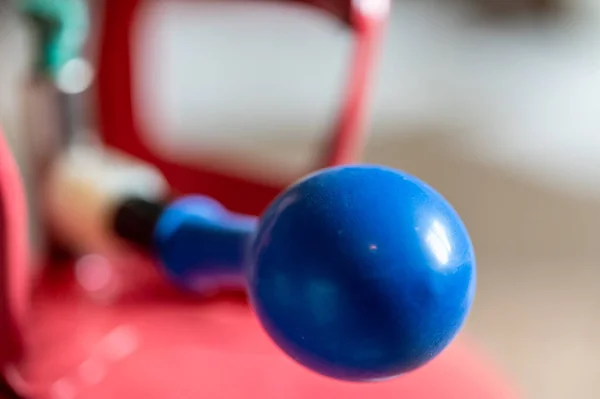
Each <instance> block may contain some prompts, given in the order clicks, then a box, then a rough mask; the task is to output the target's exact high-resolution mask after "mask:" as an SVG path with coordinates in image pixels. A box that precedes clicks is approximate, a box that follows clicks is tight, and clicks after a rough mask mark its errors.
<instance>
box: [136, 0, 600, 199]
mask: <svg viewBox="0 0 600 399" xmlns="http://www.w3.org/2000/svg"><path fill="white" fill-rule="evenodd" d="M164 4H165V3H163V4H162V5H160V6H156V5H151V6H149V7H148V8H147V9H146V10H145V12H144V13H143V17H140V22H139V25H138V27H139V29H138V30H137V35H138V36H137V37H138V40H139V43H140V44H141V45H140V46H139V48H138V52H137V56H136V59H137V60H138V62H137V70H138V71H139V72H140V73H139V75H138V76H139V77H140V80H139V83H138V90H137V93H138V96H139V98H140V99H141V101H139V103H138V104H140V110H144V111H145V114H147V115H148V116H149V117H148V118H145V120H146V122H148V126H149V128H150V130H151V131H153V132H155V133H156V135H155V139H156V141H157V143H159V144H160V146H157V148H158V147H161V148H162V149H163V150H164V149H169V148H171V149H174V150H175V151H176V152H177V153H178V154H180V155H181V154H182V153H185V152H189V153H196V152H197V151H198V150H199V149H201V148H206V146H207V143H209V144H211V145H215V146H218V145H220V144H221V143H223V142H227V143H231V142H232V141H233V142H234V143H235V144H236V145H237V146H239V147H246V148H248V147H251V146H252V145H253V143H256V142H257V141H260V138H261V137H262V138H263V139H268V138H271V137H280V138H285V137H290V136H294V137H295V139H298V138H305V139H314V138H315V137H318V135H320V134H323V132H325V131H327V129H328V127H329V126H330V123H331V120H330V118H331V115H332V112H333V111H335V110H336V104H337V100H338V98H339V94H340V92H341V89H342V82H343V81H344V77H345V76H344V72H345V67H346V64H345V60H346V59H347V58H348V57H349V54H350V48H351V47H350V44H351V37H350V35H349V34H348V33H347V32H345V31H344V29H342V28H341V27H339V26H337V25H335V24H332V23H331V21H330V20H327V19H326V18H315V15H313V14H312V13H304V14H297V13H295V12H289V11H288V12H282V10H279V9H277V8H272V7H271V8H269V9H267V10H266V11H265V10H258V11H257V10H256V9H252V10H254V11H251V10H245V9H240V8H227V6H223V5H222V4H217V5H216V6H207V5H200V4H198V3H193V2H171V3H169V4H168V6H165V5H164ZM570 4H571V6H572V8H573V13H572V14H571V15H569V16H568V17H567V18H565V19H564V20H562V21H559V22H558V23H555V24H546V25H544V24H537V25H536V24H534V23H528V22H526V21H521V22H515V23H513V24H512V25H503V24H497V25H496V26H495V27H491V26H485V25H484V24H482V23H481V22H480V23H476V22H474V21H473V20H471V19H469V18H467V14H466V13H462V12H460V11H459V10H457V9H456V8H450V6H448V4H446V6H444V7H443V6H440V5H438V6H432V5H431V3H429V2H417V1H401V2H400V1H397V2H395V3H394V10H393V16H392V20H391V23H390V26H389V28H388V31H387V36H386V40H385V45H384V49H383V59H382V64H381V67H380V73H379V76H378V85H377V87H376V89H375V98H374V109H373V113H372V124H371V127H370V132H371V134H372V135H373V136H374V139H375V140H376V139H377V137H378V136H381V135H396V136H410V135H414V134H419V133H420V132H423V131H427V132H431V130H432V129H433V130H436V131H439V132H440V134H447V135H452V139H453V140H455V141H456V143H457V147H459V146H460V147H461V149H462V151H464V153H465V154H464V156H466V157H470V158H474V159H477V160H478V161H482V162H486V163H491V164H493V165H495V166H497V167H501V168H503V169H506V170H507V171H509V172H511V173H517V174H519V175H521V176H526V177H529V178H532V179H535V180H536V181H538V182H542V183H544V184H550V185H553V186H555V187H557V188H559V189H568V190H578V191H580V192H581V193H582V194H583V193H586V194H591V195H594V196H596V195H600V185H597V184H595V182H596V181H597V179H598V178H599V177H600V156H599V155H600V2H594V1H591V0H590V1H588V0H585V1H584V0H577V1H572V2H570ZM284 11H285V10H284ZM216 15H217V16H219V17H218V18H216V17H215V16H216ZM249 15H250V16H252V18H248V16H249ZM140 37H142V38H144V39H139V38H140ZM148 37H151V38H152V39H151V40H147V39H148ZM165 132H169V134H168V135H166V134H165ZM232 137H235V140H232ZM297 151H298V150H296V152H297ZM265 156H266V157H269V156H271V157H274V159H275V160H278V162H281V161H282V158H283V160H285V159H286V157H287V158H289V154H287V153H280V154H271V155H269V154H266V155H265ZM277 157H279V159H278V158H277Z"/></svg>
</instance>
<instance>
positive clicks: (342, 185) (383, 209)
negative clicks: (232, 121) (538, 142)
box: [247, 165, 475, 381]
mask: <svg viewBox="0 0 600 399" xmlns="http://www.w3.org/2000/svg"><path fill="white" fill-rule="evenodd" d="M247 280H248V281H247V284H248V292H249V295H250V298H251V301H252V303H253V305H254V308H255V311H256V313H257V315H258V317H259V319H260V321H261V322H262V324H263V326H264V328H265V329H266V331H267V333H268V334H269V335H270V336H271V337H272V338H273V339H274V341H275V342H276V343H277V344H278V345H279V346H280V347H281V348H282V349H283V350H284V351H285V352H286V353H287V354H289V355H290V356H291V357H292V358H294V359H295V360H297V361H298V362H299V363H301V364H303V365H305V366H306V367H308V368H310V369H312V370H314V371H316V372H318V373H321V374H324V375H327V376H330V377H334V378H338V379H344V380H353V381H371V380H379V379H386V378H390V377H394V376H397V375H399V374H402V373H405V372H408V371H411V370H413V369H415V368H417V367H419V366H421V365H423V364H425V363H426V362H427V361H429V360H431V359H432V358H433V357H435V356H436V355H437V354H439V353H440V352H441V351H442V350H443V349H444V348H445V347H446V346H447V345H448V344H449V343H450V342H451V340H452V339H453V338H454V337H455V335H456V334H457V332H458V331H459V329H460V327H461V326H462V324H463V322H464V321H465V318H466V316H467V313H468V311H469V309H470V307H471V303H472V301H473V296H474V292H475V256H474V253H473V247H472V244H471V241H470V238H469V235H468V233H467V230H466V229H465V226H464V225H463V223H462V221H461V220H460V218H459V216H458V215H457V213H456V212H455V211H454V209H453V208H452V207H451V206H450V204H449V203H448V202H447V201H446V200H445V199H444V198H443V197H442V196H441V195H440V194H438V193H437V192H436V191H435V190H433V189H432V188H431V187H429V186H428V185H426V184H425V183H423V182H422V181H420V180H418V179H416V178H415V177H413V176H410V175H408V174H405V173H401V172H398V171H396V170H393V169H389V168H385V167H379V166H369V165H361V166H349V167H336V168H331V169H326V170H323V171H320V172H317V173H316V174H313V175H311V176H309V177H307V178H305V179H303V180H302V181H300V182H298V183H297V184H295V185H294V186H292V187H291V188H290V189H288V190H287V191H285V192H284V193H283V194H282V195H280V196H279V197H278V198H277V199H276V200H275V202H274V203H273V204H272V205H271V206H270V207H269V208H268V210H267V211H266V213H265V214H264V216H263V218H262V220H261V222H260V225H259V230H258V233H257V235H256V238H255V240H254V243H253V246H252V248H251V251H250V253H249V256H248V263H247Z"/></svg>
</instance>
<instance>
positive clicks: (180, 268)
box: [154, 196, 258, 293]
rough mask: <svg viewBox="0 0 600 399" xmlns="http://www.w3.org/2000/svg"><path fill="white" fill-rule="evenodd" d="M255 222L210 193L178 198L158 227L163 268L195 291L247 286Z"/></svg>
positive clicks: (156, 233) (157, 244) (156, 241)
mask: <svg viewBox="0 0 600 399" xmlns="http://www.w3.org/2000/svg"><path fill="white" fill-rule="evenodd" d="M257 223H258V219H257V218H255V217H249V216H243V215H237V214H233V213H230V212H229V211H227V210H226V209H225V208H223V206H221V204H219V203H218V202H217V201H215V200H213V199H211V198H209V197H204V196H190V197H185V198H183V199H181V200H179V201H176V202H174V203H173V204H171V205H169V206H168V207H167V208H166V209H165V211H164V212H163V214H162V215H161V217H160V219H159V220H158V223H157V225H156V227H155V230H154V246H155V251H156V254H157V257H158V260H159V261H160V267H161V268H162V270H163V272H164V273H165V274H166V275H167V277H169V278H170V279H171V280H172V281H174V282H175V283H176V284H177V285H178V286H180V287H182V288H184V289H188V290H190V291H194V292H197V293H204V292H207V291H213V290H215V289H219V288H222V287H223V286H239V287H244V285H245V280H244V277H245V276H244V270H243V268H244V265H245V256H246V249H247V246H248V239H249V237H250V236H251V235H252V234H253V232H254V231H255V229H256V225H257Z"/></svg>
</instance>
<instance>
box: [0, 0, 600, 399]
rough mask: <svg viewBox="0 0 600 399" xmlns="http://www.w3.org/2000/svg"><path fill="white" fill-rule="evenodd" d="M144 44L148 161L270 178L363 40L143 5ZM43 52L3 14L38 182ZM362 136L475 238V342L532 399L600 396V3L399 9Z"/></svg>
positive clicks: (334, 91) (323, 27) (321, 125)
mask: <svg viewBox="0 0 600 399" xmlns="http://www.w3.org/2000/svg"><path fill="white" fill-rule="evenodd" d="M523 3H527V4H526V5H523ZM0 4H2V2H0ZM274 16H276V18H275V17H274ZM132 34H133V35H134V37H135V41H136V43H137V45H136V50H135V52H134V54H133V55H132V57H133V60H134V68H135V72H134V73H135V75H136V81H135V82H134V86H135V96H136V102H135V107H136V108H137V111H138V112H139V113H140V115H143V117H142V119H141V121H140V123H143V124H144V125H145V127H146V129H147V131H148V132H149V134H148V135H147V137H146V140H147V142H148V143H150V144H151V146H152V148H153V149H154V150H155V151H157V152H160V153H161V154H162V155H163V156H164V157H177V158H178V159H190V160H191V159H193V158H194V157H195V156H197V155H196V154H197V153H198V152H199V151H201V150H203V151H205V150H206V149H214V150H215V151H217V150H218V151H222V150H223V149H229V150H230V151H232V153H233V154H235V156H236V157H242V158H243V159H245V160H247V161H248V162H249V165H250V166H248V167H249V168H251V169H252V170H253V171H254V172H256V173H263V174H269V173H274V172H273V171H274V170H276V171H277V173H281V171H282V170H285V171H288V170H289V171H293V170H301V169H302V168H304V167H305V166H306V165H307V163H308V161H309V160H310V156H311V154H313V153H314V152H315V151H317V149H318V148H319V144H320V141H321V140H322V138H323V136H324V134H325V132H327V131H328V129H329V125H330V123H331V115H332V113H333V112H334V111H335V110H336V109H337V108H336V107H337V106H338V102H339V98H340V93H341V90H342V88H343V82H344V81H345V78H346V75H345V73H346V67H347V65H346V63H347V60H348V59H349V57H350V50H351V47H350V45H351V39H352V37H351V34H350V33H349V32H347V30H345V29H342V28H341V27H339V26H337V25H336V24H335V23H332V22H331V20H330V19H328V18H326V17H323V16H322V15H320V14H317V13H314V12H310V11H304V10H300V11H298V10H297V9H295V8H294V9H280V8H278V6H271V5H269V6H265V7H262V6H259V7H257V6H256V5H252V6H251V7H249V6H248V5H241V4H236V5H235V7H234V6H232V5H230V4H227V3H223V2H219V3H216V4H206V3H199V2H190V1H169V2H154V1H151V2H148V5H147V6H145V7H144V9H143V11H142V12H140V15H139V17H138V20H137V25H136V28H135V29H134V31H133V33H132ZM31 42H32V39H31V37H30V34H29V32H28V30H27V29H26V26H25V25H24V23H23V21H22V20H21V19H19V18H17V17H16V16H15V15H14V14H13V13H11V12H10V11H9V10H8V9H7V8H6V7H2V6H0V123H1V124H2V125H3V126H4V130H5V133H6V134H7V135H8V136H9V139H10V142H11V143H12V145H13V148H14V150H15V153H16V154H17V157H18V159H19V160H20V161H21V164H22V166H23V170H24V173H25V174H26V175H27V173H28V172H27V164H28V162H27V159H28V148H27V145H26V141H25V140H22V137H23V119H24V116H23V110H22V106H21V105H22V101H21V98H22V89H23V81H24V79H25V77H26V71H27V66H28V64H29V63H30V62H31V57H32V55H31V51H32V50H31ZM368 131H369V143H368V146H367V152H366V161H368V162H376V163H383V164H387V165H391V166H394V167H397V168H400V169H404V170H406V171H408V172H410V173H412V174H415V175H416V176H418V177H420V178H422V179H424V180H425V181H427V182H429V183H430V184H431V185H433V186H434V187H436V188H437V189H438V190H439V191H440V192H441V193H442V194H444V195H445V196H446V197H447V198H448V199H449V200H450V202H452V204H453V205H454V206H455V207H456V209H457V210H458V211H459V213H460V214H461V215H462V217H463V219H464V220H465V223H466V224H467V226H468V228H469V229H470V233H471V236H472V238H473V240H474V243H475V248H476V251H477V254H478V266H479V286H478V293H477V299H476V303H475V308H474V311H473V313H472V316H471V318H470V320H469V323H468V326H467V329H466V334H469V335H470V336H472V337H473V339H474V340H475V341H476V342H477V343H478V344H480V345H481V346H482V347H483V348H484V350H485V351H487V352H488V353H489V354H490V355H491V356H492V357H493V358H494V359H495V360H496V361H497V363H498V364H499V366H500V368H502V369H503V370H504V371H505V372H506V373H507V374H508V375H509V376H510V377H511V378H512V379H513V380H514V381H515V382H516V383H517V384H518V386H519V387H521V388H522V389H523V391H524V392H525V394H526V395H527V397H529V398H544V399H553V398H563V399H564V398H597V397H600V386H599V385H598V383H597V381H596V379H597V376H598V375H600V334H598V331H599V330H600V314H598V309H600V290H599V289H598V287H599V281H600V265H599V264H598V259H599V254H600V248H599V246H598V245H597V240H598V238H599V237H600V184H598V181H599V179H600V2H598V1H597V0H565V1H564V2H560V0H557V1H556V4H554V3H553V2H551V1H529V2H527V1H525V0H523V1H521V0H512V1H505V2H501V1H493V0H489V1H488V0H463V1H448V0H447V1H434V0H431V1H425V0H421V1H417V0H395V1H394V3H393V9H392V16H391V20H390V23H389V26H388V28H387V31H386V35H385V40H384V46H383V49H382V60H381V64H380V66H379V71H378V75H377V79H376V85H375V87H374V96H373V104H372V108H371V118H370V123H369V126H368Z"/></svg>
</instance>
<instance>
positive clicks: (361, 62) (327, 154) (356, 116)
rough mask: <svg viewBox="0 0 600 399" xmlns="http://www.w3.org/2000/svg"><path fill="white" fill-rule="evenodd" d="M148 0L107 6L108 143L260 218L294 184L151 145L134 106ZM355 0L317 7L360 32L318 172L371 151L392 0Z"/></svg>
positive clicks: (104, 86) (102, 93)
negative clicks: (376, 85) (135, 38)
mask: <svg viewBox="0 0 600 399" xmlns="http://www.w3.org/2000/svg"><path fill="white" fill-rule="evenodd" d="M144 1H145V0H119V1H107V2H106V5H105V8H104V24H103V28H102V38H101V47H100V60H99V70H98V92H99V116H100V118H99V119H100V128H101V135H102V137H103V139H104V141H105V143H106V144H107V145H108V146H112V147H116V148H118V149H120V150H123V151H126V152H128V153H130V154H132V155H134V156H136V157H138V158H140V159H142V160H144V161H147V162H150V163H152V164H154V165H156V166H158V167H159V169H161V170H162V172H163V173H164V174H165V176H166V177H167V179H168V180H169V183H170V184H171V186H172V187H173V188H174V189H175V190H176V191H178V192H182V193H191V192H197V193H203V194H207V195H210V196H212V197H214V198H216V199H217V200H219V201H221V202H222V203H223V204H224V205H225V206H227V207H228V208H230V209H231V210H233V211H237V212H244V213H250V214H258V213H260V212H261V211H262V210H263V208H264V207H265V206H266V205H267V204H268V203H269V202H270V201H271V200H272V199H273V197H274V196H275V195H277V194H278V193H279V191H281V189H282V188H283V186H285V185H287V184H288V183H289V182H287V181H286V182H281V183H273V182H264V181H260V180H258V179H248V178H247V177H241V176H236V175H235V174H233V173H231V172H228V171H224V170H218V169H217V168H216V167H215V163H213V162H211V160H208V159H207V160H205V162H204V163H203V164H201V167H199V166H189V165H182V164H178V163H176V162H173V161H168V160H165V159H162V158H161V157H160V156H158V155H157V154H155V153H154V152H153V151H152V150H151V149H150V148H149V146H148V145H147V144H146V143H145V142H144V139H143V137H144V135H143V132H142V131H141V129H142V128H141V126H140V125H141V124H138V123H136V115H135V108H134V106H133V104H132V98H133V96H132V84H133V79H132V62H131V54H132V46H133V43H132V40H131V32H130V31H131V29H132V25H133V23H134V19H135V16H136V12H137V11H138V10H139V7H140V6H141V5H142V4H143V2H144ZM364 3H366V2H365V1H363V2H362V3H359V2H353V1H349V0H341V1H340V0H337V1H336V0H334V1H328V0H316V1H315V2H311V3H308V4H314V5H316V6H318V7H320V8H322V9H323V10H325V11H327V12H329V13H331V14H332V15H334V16H335V17H336V18H337V19H339V20H340V21H342V22H344V23H345V24H346V25H347V26H348V28H349V29H352V31H353V32H354V38H355V45H354V54H353V58H352V59H351V60H350V75H349V79H348V84H347V91H346V95H345V97H344V98H343V100H342V101H343V103H342V107H341V110H340V112H339V115H338V117H337V119H336V120H337V122H336V123H335V125H334V129H333V130H332V132H331V134H330V137H329V138H328V139H326V140H325V141H324V148H323V158H322V159H320V160H319V161H318V162H317V164H316V165H315V169H316V168H320V167H324V166H328V165H337V164H343V163H349V162H353V161H356V160H357V159H358V157H359V154H360V152H361V149H362V147H363V141H362V135H363V123H364V119H365V116H366V105H367V103H368V100H369V98H368V89H369V87H370V86H371V76H372V74H373V70H374V67H375V63H374V60H375V58H376V54H377V50H378V43H379V40H380V34H381V31H382V29H383V26H384V24H385V21H386V19H387V7H388V5H389V4H388V0H371V3H372V4H378V5H379V8H378V9H377V10H376V11H375V12H373V10H371V9H368V8H366V7H364Z"/></svg>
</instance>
